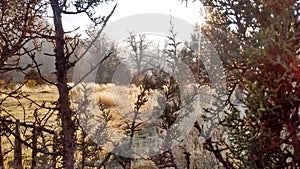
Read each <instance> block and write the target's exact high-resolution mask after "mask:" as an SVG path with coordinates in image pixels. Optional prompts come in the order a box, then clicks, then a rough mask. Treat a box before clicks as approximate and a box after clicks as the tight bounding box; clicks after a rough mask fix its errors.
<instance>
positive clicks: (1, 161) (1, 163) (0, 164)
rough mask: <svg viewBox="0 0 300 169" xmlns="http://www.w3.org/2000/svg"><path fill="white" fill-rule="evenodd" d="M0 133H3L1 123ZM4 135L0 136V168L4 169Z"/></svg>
mask: <svg viewBox="0 0 300 169" xmlns="http://www.w3.org/2000/svg"><path fill="white" fill-rule="evenodd" d="M0 134H2V127H1V125H0ZM1 138H2V137H0V168H1V169H4V157H3V153H2V139H1Z"/></svg>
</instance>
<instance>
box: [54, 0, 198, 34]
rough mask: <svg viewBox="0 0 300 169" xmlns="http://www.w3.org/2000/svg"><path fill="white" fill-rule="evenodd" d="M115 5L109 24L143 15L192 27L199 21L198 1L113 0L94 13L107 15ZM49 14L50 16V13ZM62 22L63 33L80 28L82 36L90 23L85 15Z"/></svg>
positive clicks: (75, 16) (70, 16) (74, 16)
mask: <svg viewBox="0 0 300 169" xmlns="http://www.w3.org/2000/svg"><path fill="white" fill-rule="evenodd" d="M115 3H118V6H117V8H116V11H115V13H114V14H113V16H112V17H111V19H110V21H109V23H112V22H114V21H117V20H118V19H121V18H124V17H127V16H131V15H136V14H143V13H157V14H166V15H172V16H174V17H178V18H180V19H184V20H185V21H187V22H189V23H191V24H193V25H194V24H195V23H196V22H197V21H199V19H200V9H201V3H200V2H198V1H196V2H194V3H192V2H190V3H188V4H187V6H186V4H185V3H181V1H180V0H115V2H110V3H108V4H103V5H101V6H100V7H99V8H97V9H96V10H95V11H96V12H97V14H101V15H108V14H109V13H110V11H111V10H112V8H113V6H114V5H115ZM49 14H50V15H51V13H49ZM50 22H51V20H50ZM63 22H64V29H65V31H71V30H73V29H75V28H77V27H78V26H80V29H79V33H82V34H84V30H85V29H86V28H87V26H88V25H89V24H90V23H91V22H90V21H89V19H88V18H87V16H85V15H69V16H63Z"/></svg>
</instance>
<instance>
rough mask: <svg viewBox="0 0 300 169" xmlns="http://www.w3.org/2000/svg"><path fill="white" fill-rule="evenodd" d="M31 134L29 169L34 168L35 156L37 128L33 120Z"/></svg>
mask: <svg viewBox="0 0 300 169" xmlns="http://www.w3.org/2000/svg"><path fill="white" fill-rule="evenodd" d="M32 136H33V137H32V153H31V169H35V168H36V156H37V130H36V123H35V122H34V123H33V130H32Z"/></svg>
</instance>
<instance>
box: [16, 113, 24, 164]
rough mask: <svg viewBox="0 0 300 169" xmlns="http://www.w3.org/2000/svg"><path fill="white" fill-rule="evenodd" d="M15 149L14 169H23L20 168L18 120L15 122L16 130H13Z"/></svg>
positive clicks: (20, 153)
mask: <svg viewBox="0 0 300 169" xmlns="http://www.w3.org/2000/svg"><path fill="white" fill-rule="evenodd" d="M15 134H16V137H15V148H14V169H23V166H22V147H21V145H22V144H21V141H20V137H21V136H20V120H19V119H18V120H17V121H16V130H15Z"/></svg>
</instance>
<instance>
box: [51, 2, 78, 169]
mask: <svg viewBox="0 0 300 169" xmlns="http://www.w3.org/2000/svg"><path fill="white" fill-rule="evenodd" d="M51 7H52V10H53V15H54V26H55V61H56V63H55V69H56V78H57V89H58V92H59V98H58V107H57V108H58V111H59V116H60V119H61V122H62V133H63V135H64V138H63V162H64V168H66V169H73V168H74V152H75V141H74V140H75V137H74V133H75V124H74V121H73V120H72V117H73V111H72V110H71V108H70V98H69V95H68V93H69V87H68V85H67V71H68V68H67V62H68V60H67V58H66V57H65V52H64V46H65V39H64V29H63V25H62V20H61V13H62V12H61V9H60V7H59V2H58V0H51Z"/></svg>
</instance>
